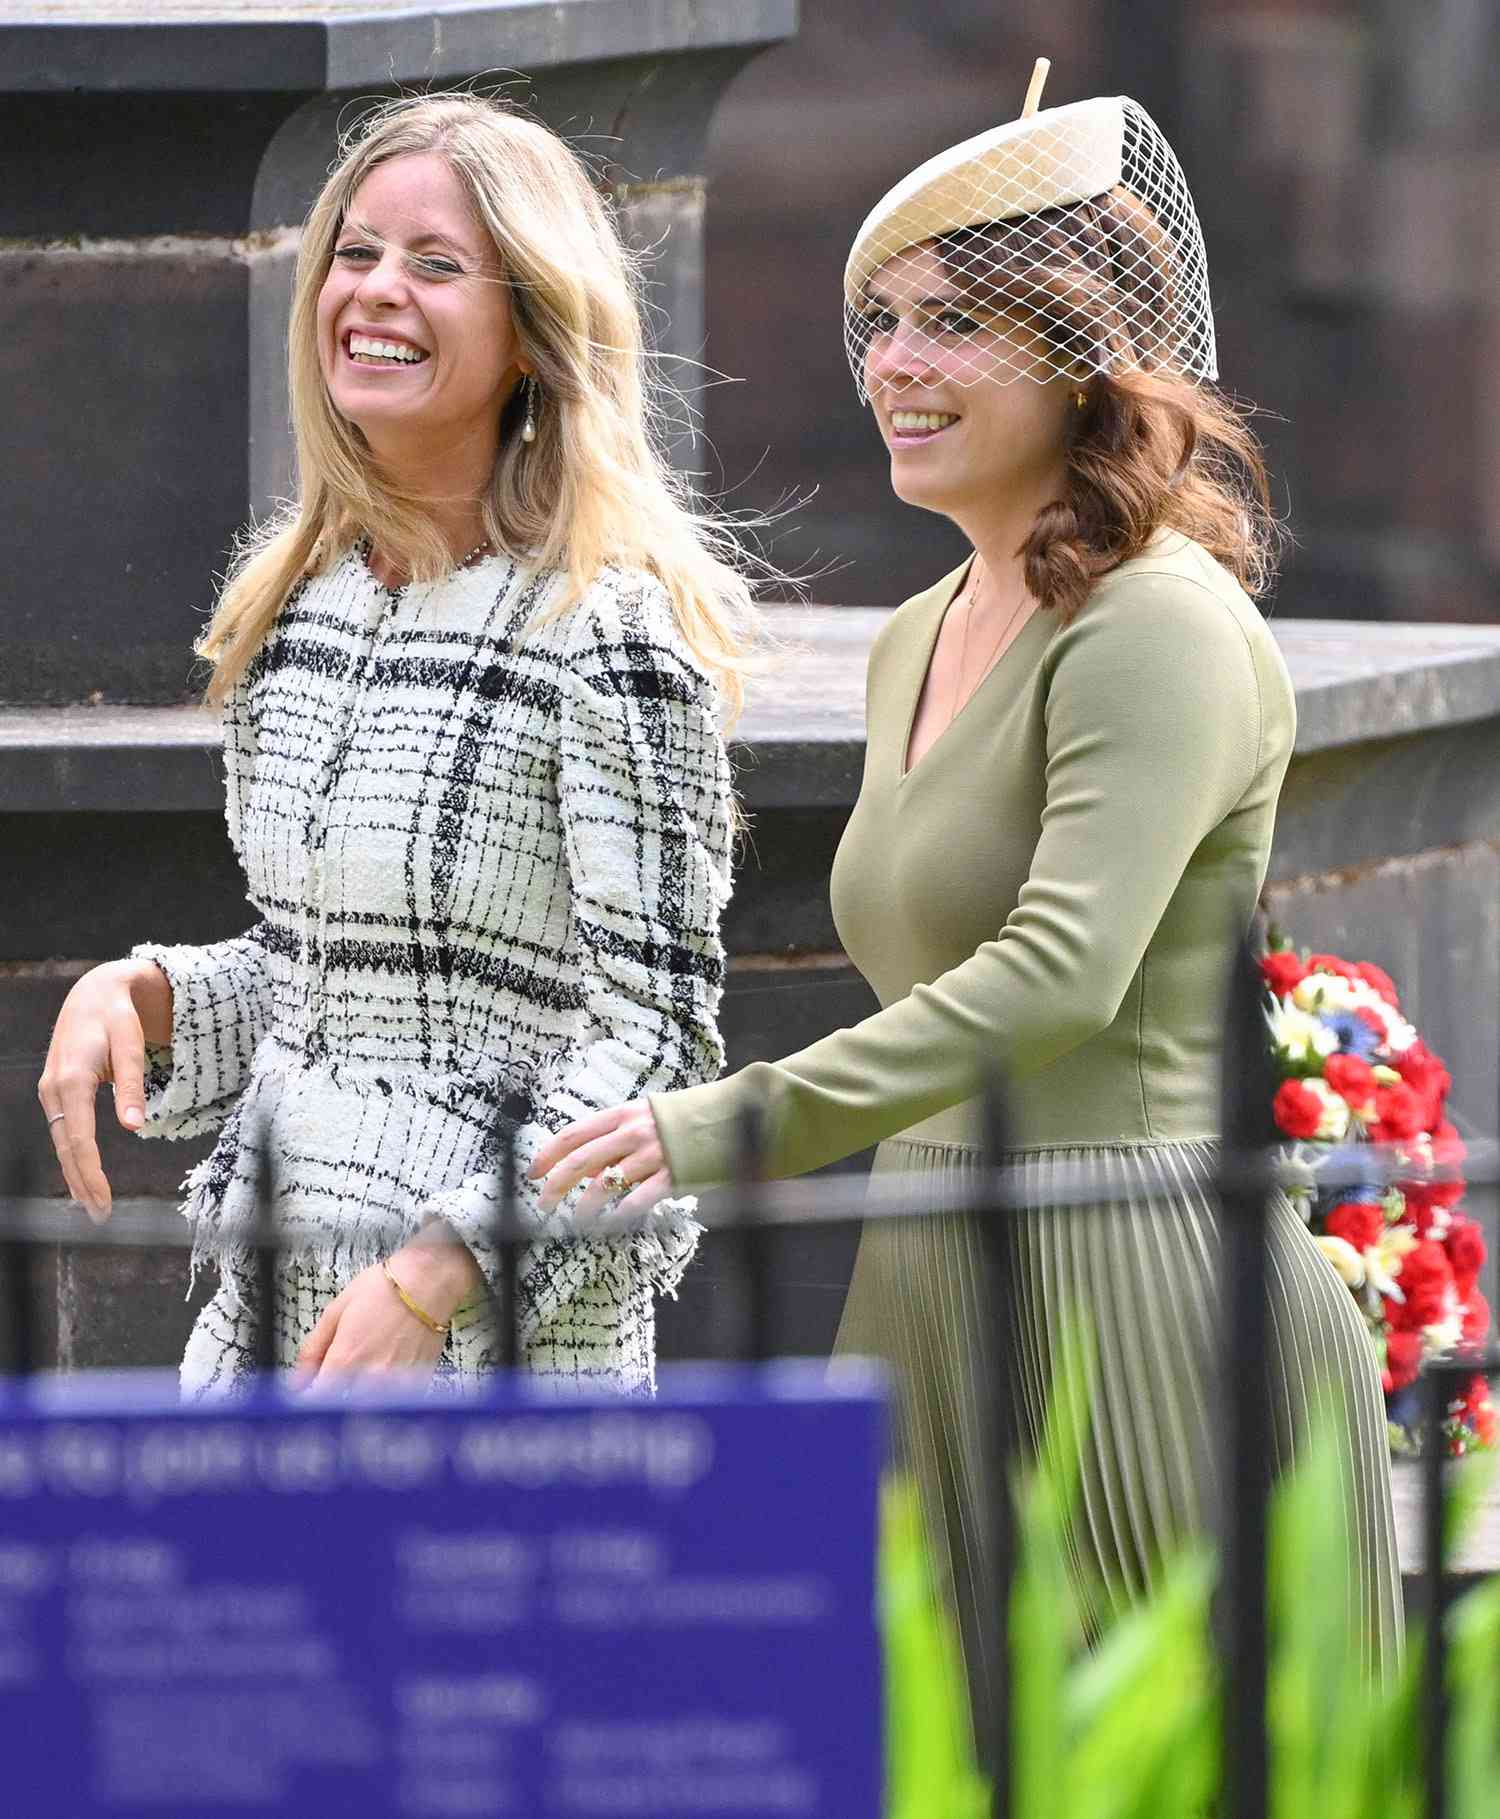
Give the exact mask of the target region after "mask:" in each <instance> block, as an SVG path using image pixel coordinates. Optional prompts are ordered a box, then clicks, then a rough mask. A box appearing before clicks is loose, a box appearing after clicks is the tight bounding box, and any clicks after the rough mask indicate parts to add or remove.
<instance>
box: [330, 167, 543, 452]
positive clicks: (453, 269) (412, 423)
mask: <svg viewBox="0 0 1500 1819" xmlns="http://www.w3.org/2000/svg"><path fill="white" fill-rule="evenodd" d="M318 355H319V360H320V363H321V365H322V370H323V380H324V383H325V384H326V386H327V388H328V395H329V397H330V399H331V400H332V402H333V405H334V408H335V409H336V410H337V411H338V412H339V413H340V414H341V415H342V416H344V417H346V418H348V420H349V421H350V422H351V423H354V424H356V425H358V427H359V429H360V430H361V431H362V432H363V433H364V436H365V440H366V441H367V442H368V443H369V445H370V447H371V449H373V450H374V451H375V453H376V454H379V455H382V456H388V457H392V458H395V459H397V460H401V461H410V460H411V459H413V458H414V457H416V458H419V457H420V456H421V455H422V453H423V452H424V451H437V450H439V449H441V450H443V451H445V452H446V451H451V450H453V449H455V448H457V447H459V446H462V445H468V444H472V443H475V442H476V441H478V442H482V443H488V444H490V445H491V460H493V452H494V449H495V448H497V447H498V445H499V433H500V414H501V411H502V410H503V409H504V406H505V401H506V400H507V398H509V396H510V394H511V393H512V391H513V390H514V389H515V387H516V385H517V384H518V383H519V381H520V379H521V376H522V374H523V373H524V372H525V371H527V370H528V363H527V362H526V361H525V359H524V357H523V355H522V354H521V352H520V347H519V342H518V339H517V335H516V326H515V321H514V319H513V317H512V314H511V307H510V291H509V287H508V286H507V285H506V283H505V279H504V275H503V273H502V272H501V269H500V262H499V259H498V257H497V256H496V253H495V248H494V244H493V242H492V241H491V239H490V236H489V234H488V233H487V232H486V231H485V229H484V227H483V226H482V224H481V223H480V222H479V220H478V219H477V218H476V216H475V214H474V210H473V208H472V206H471V205H470V202H469V198H468V195H467V193H466V191H465V190H464V188H463V185H462V184H461V183H460V182H459V180H458V178H457V177H456V176H455V175H454V174H453V171H452V170H451V168H450V167H449V165H448V162H447V160H446V159H445V158H443V157H442V156H441V155H440V154H439V153H437V152H421V153H413V154H410V155H408V156H405V157H400V158H392V159H391V160H389V161H388V162H387V163H384V164H380V165H377V166H376V167H375V169H374V170H372V171H371V172H370V174H369V175H368V176H367V177H366V178H365V180H364V182H363V183H361V184H360V186H359V188H358V189H357V190H356V191H355V193H354V196H353V198H352V199H351V201H350V204H349V209H348V212H347V214H346V215H345V217H344V220H343V222H342V224H341V226H340V228H339V231H338V235H337V237H336V239H335V241H334V251H333V259H332V263H331V264H330V266H329V269H328V275H327V277H326V278H325V279H324V280H323V286H322V289H321V291H320V292H319V295H318Z"/></svg>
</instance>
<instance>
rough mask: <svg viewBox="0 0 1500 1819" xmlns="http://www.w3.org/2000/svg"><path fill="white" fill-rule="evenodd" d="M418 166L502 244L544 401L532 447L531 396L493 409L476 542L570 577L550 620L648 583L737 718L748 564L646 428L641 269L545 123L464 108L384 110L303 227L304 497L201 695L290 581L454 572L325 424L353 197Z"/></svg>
mask: <svg viewBox="0 0 1500 1819" xmlns="http://www.w3.org/2000/svg"><path fill="white" fill-rule="evenodd" d="M422 152H436V153H439V154H440V155H441V156H442V157H444V158H445V159H446V160H447V162H448V165H449V167H450V168H451V170H452V171H453V173H454V175H455V176H456V177H457V178H458V180H459V181H460V182H461V183H462V184H463V186H464V188H465V190H466V191H467V193H468V195H469V198H470V200H471V202H472V205H473V208H474V211H475V215H476V217H477V218H478V220H479V221H480V222H482V223H483V225H484V227H485V228H486V230H487V231H488V232H489V234H490V237H491V238H492V239H493V241H494V243H495V248H496V251H497V254H498V256H499V260H500V267H501V271H502V273H503V275H504V280H505V282H506V283H507V284H508V286H509V290H510V303H511V310H512V314H513V318H514V322H515V329H516V336H517V341H518V345H519V348H520V351H521V353H522V354H523V355H524V356H525V357H526V358H527V360H528V361H529V362H530V366H531V370H532V373H533V375H534V380H535V384H536V385H537V387H538V388H539V396H540V399H541V401H542V408H541V409H539V410H538V411H537V413H536V439H535V440H534V441H532V442H526V441H524V440H523V439H522V437H521V436H520V434H519V429H520V419H521V415H522V413H523V410H524V403H523V398H522V394H523V391H524V388H523V387H521V386H517V387H516V389H515V391H514V392H513V393H512V395H511V398H510V400H509V402H508V403H507V405H506V406H505V410H504V413H503V416H502V420H501V426H500V429H501V434H500V448H499V454H498V456H497V458H496V462H495V470H494V475H493V479H492V481H491V484H490V488H489V491H488V493H487V495H486V497H485V499H484V500H483V511H484V529H485V533H486V535H487V536H488V537H489V539H490V541H491V543H492V544H493V546H494V547H495V548H497V549H501V550H505V551H508V552H510V553H511V554H514V555H519V556H522V557H524V559H525V561H526V562H527V564H528V566H530V567H534V568H536V569H539V570H540V569H546V568H558V569H561V570H563V571H564V572H565V574H566V577H567V586H566V588H565V590H564V591H563V597H562V599H561V601H560V603H559V606H558V609H557V610H565V609H566V608H567V607H568V606H570V605H572V604H573V603H574V602H576V601H577V600H578V599H579V598H580V597H581V596H582V594H583V592H584V591H585V589H587V587H588V586H589V585H590V583H591V582H592V581H593V580H594V578H595V577H596V575H597V574H598V573H599V571H600V569H601V568H602V567H604V566H605V565H606V564H618V565H620V566H622V567H629V568H638V569H644V570H646V571H648V572H649V573H651V574H653V575H655V576H656V577H657V578H658V579H659V580H660V581H661V583H662V585H663V586H664V587H665V588H666V590H667V593H668V595H669V596H670V598H671V602H672V607H673V611H674V613H675V615H676V620H677V624H678V627H679V629H680V631H681V634H682V637H683V639H684V641H685V643H686V644H687V646H688V648H689V649H690V650H691V651H692V653H693V655H694V657H695V658H696V659H697V660H698V662H699V663H700V664H701V665H702V666H703V668H704V669H705V671H706V672H707V673H708V674H709V676H710V677H711V678H712V680H713V681H714V682H715V684H716V685H717V687H718V690H719V696H720V699H721V701H722V703H723V705H724V708H725V717H726V720H727V721H730V722H732V721H733V719H734V717H735V716H736V715H737V713H738V711H739V708H740V705H741V702H742V699H743V692H744V678H745V675H746V673H747V671H748V670H749V669H750V668H751V667H752V665H753V649H754V644H755V637H754V610H753V607H752V603H751V596H750V586H749V583H748V581H747V579H746V575H745V560H746V559H745V556H744V552H743V551H742V550H741V548H740V546H739V543H738V540H737V539H736V537H735V536H734V534H733V532H732V530H731V528H730V526H729V525H728V523H727V522H726V521H724V520H723V519H721V518H719V517H716V516H715V515H714V514H713V513H712V512H710V511H708V510H707V509H705V508H704V507H703V506H702V505H701V504H700V503H699V502H697V501H696V500H695V499H694V497H693V494H692V490H691V488H690V486H689V485H688V483H687V482H686V481H685V480H684V479H683V478H682V477H681V476H679V475H678V474H676V473H675V472H674V471H673V470H672V468H671V467H670V466H669V465H668V463H667V461H666V459H665V457H664V456H663V454H662V452H661V449H660V446H659V443H658V440H657V437H656V435H655V433H654V431H653V426H652V421H651V408H650V406H649V404H648V401H647V397H646V393H645V387H644V385H643V380H642V367H643V359H644V341H643V334H642V328H641V312H640V306H639V303H638V300H637V299H638V295H639V290H640V276H639V271H638V268H637V263H636V261H635V259H634V257H633V255H632V254H631V253H630V251H629V249H628V248H626V246H625V245H624V244H623V242H622V240H621V238H620V234H619V232H618V229H617V228H616V226H615V223H614V219H613V217H612V215H611V213H610V211H609V209H608V208H607V206H606V205H605V203H604V202H603V201H602V199H601V198H600V196H599V194H598V193H597V191H596V189H595V187H594V185H593V182H592V181H591V179H590V177H589V174H588V170H587V168H586V166H585V165H584V163H583V161H582V160H581V159H580V158H579V157H578V156H577V154H576V153H575V152H573V151H572V150H571V149H570V147H569V146H567V145H566V144H565V143H564V142H563V140H561V139H560V138H559V137H558V136H557V135H556V134H555V133H553V132H551V131H549V130H548V128H546V127H544V126H542V125H540V124H538V123H537V122H535V121H533V120H528V119H525V118H523V117H522V116H520V115H518V114H515V113H512V112H510V111H509V110H507V109H506V108H505V107H503V106H501V105H499V104H498V103H496V102H493V101H489V100H486V99H483V98H481V97H478V96H473V95H442V96H430V97H419V98H414V99H412V98H408V99H403V100H397V101H392V102H390V103H388V104H386V105H384V106H382V107H381V108H379V109H378V110H377V111H376V112H374V113H373V114H372V115H371V116H369V117H367V118H366V119H365V120H364V121H362V122H361V123H360V125H359V126H358V127H357V128H356V129H355V131H354V132H353V133H352V134H351V135H350V136H349V137H348V138H347V139H346V140H345V141H344V143H343V145H342V147H341V155H340V158H339V161H338V163H337V165H336V166H335V168H334V170H333V173H332V175H331V176H330V177H329V179H328V181H327V183H326V184H325V185H324V186H323V190H322V193H321V194H320V195H319V197H318V199H317V201H316V202H315V203H314V204H313V207H312V211H311V213H310V214H309V215H308V218H307V222H306V225H305V226H304V228H303V233H302V243H301V249H300V252H299V254H298V259H297V274H296V283H295V287H294V290H293V296H292V312H291V325H290V330H289V334H288V365H289V373H290V386H291V414H292V427H293V432H294V435H295V438H296V446H297V469H298V483H299V498H298V500H297V503H296V504H295V505H288V506H287V507H286V508H284V509H283V511H282V512H281V513H279V514H278V515H277V516H276V517H275V518H273V519H272V520H271V521H270V522H269V523H267V524H266V525H264V526H262V527H261V528H260V529H259V530H256V531H252V532H251V533H250V534H249V535H248V536H247V537H246V539H245V540H244V542H243V543H242V545H241V547H240V549H239V550H238V551H237V553H236V555H235V558H234V560H233V562H232V564H231V567H230V571H229V576H228V579H227V581H226V584H225V587H224V591H223V594H222V595H221V597H220V600H219V604H218V608H217V610H216V611H215V613H214V615H213V618H212V619H211V620H210V622H209V624H208V627H207V629H206V630H205V632H204V635H203V637H202V639H201V640H200V642H199V645H198V652H199V655H200V656H202V657H205V658H207V659H208V660H209V661H210V662H211V663H212V664H213V666H214V667H213V674H212V676H211V677H210V679H209V684H208V690H207V693H208V699H209V700H210V701H213V702H220V701H222V700H223V699H224V697H225V696H226V695H227V694H228V693H229V691H230V689H232V688H233V686H234V684H235V682H236V681H238V679H239V678H240V677H241V676H242V675H243V674H244V672H245V669H246V667H247V666H248V665H249V663H250V662H251V660H252V659H253V657H254V656H255V653H256V652H257V651H258V650H259V648H260V646H261V645H262V643H263V642H264V641H265V638H266V636H267V634H268V633H269V632H270V630H271V628H272V626H273V625H274V624H275V622H276V618H277V615H278V614H279V613H280V611H281V608H282V605H283V603H284V601H285V600H286V598H287V595H288V594H289V593H290V592H291V590H292V588H293V587H294V586H295V585H296V584H297V582H298V581H300V580H301V579H302V578H303V577H304V576H305V575H309V574H317V573H321V572H323V571H324V570H326V569H327V568H328V567H329V566H331V565H332V564H333V563H334V562H336V561H337V560H338V559H339V558H340V557H342V556H343V554H344V553H345V552H346V551H347V550H348V549H349V548H350V547H351V545H352V544H353V543H354V542H355V541H356V540H357V539H358V538H359V537H361V536H368V537H369V538H370V539H371V540H372V542H373V543H374V544H375V545H376V547H378V549H379V550H380V551H381V553H382V555H383V556H385V557H387V558H388V559H390V560H391V561H392V562H393V563H395V564H396V565H397V566H399V567H400V568H401V569H402V570H403V571H404V572H405V573H406V574H408V575H409V576H410V577H411V578H412V579H414V580H435V579H438V578H439V577H441V576H442V575H445V574H447V573H448V572H449V570H450V569H451V568H452V566H453V557H452V554H451V552H450V550H449V548H448V545H447V543H446V542H445V540H444V538H443V536H442V534H441V533H440V532H439V530H438V528H437V526H436V525H435V524H434V523H433V521H432V518H431V516H430V514H429V512H428V510H427V509H426V501H424V499H423V498H422V497H421V496H420V495H419V494H417V493H415V492H413V491H410V490H406V489H403V488H402V487H400V486H398V485H397V484H396V483H394V482H393V480H392V479H391V477H390V476H389V475H387V474H385V473H383V472H382V471H381V469H380V468H379V466H378V464H377V463H376V462H375V460H374V459H373V457H372V455H371V453H370V450H369V447H368V445H367V444H366V442H365V439H364V437H363V436H362V435H361V433H360V431H359V430H358V429H357V428H356V427H355V425H354V424H352V423H350V422H349V421H348V420H347V419H345V418H344V417H341V416H340V415H339V413H338V412H337V411H336V410H335V409H334V407H333V404H332V401H331V400H330V398H329V396H328V390H327V387H326V385H325V384H324V380H323V370H322V365H321V362H320V359H319V351H318V335H317V306H318V293H319V291H320V290H321V288H322V285H323V281H324V279H325V277H326V276H327V274H328V269H329V266H330V264H331V262H332V258H333V249H334V245H335V242H336V240H337V238H338V234H339V230H340V228H341V226H342V224H343V221H344V217H345V214H346V212H347V210H348V208H349V206H350V204H351V202H352V200H353V197H354V194H355V191H356V190H357V189H358V188H359V186H360V184H361V183H362V182H363V181H364V179H365V178H366V177H367V176H368V175H369V173H370V172H371V171H372V170H373V169H374V168H375V167H376V166H377V165H379V164H384V163H386V162H388V161H389V160H391V159H393V158H401V157H406V156H408V155H411V154H415V153H422Z"/></svg>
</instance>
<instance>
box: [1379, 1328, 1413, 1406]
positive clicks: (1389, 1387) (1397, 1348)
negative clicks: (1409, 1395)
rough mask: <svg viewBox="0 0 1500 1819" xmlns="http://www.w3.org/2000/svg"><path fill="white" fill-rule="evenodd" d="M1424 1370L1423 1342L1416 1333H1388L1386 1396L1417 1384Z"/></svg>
mask: <svg viewBox="0 0 1500 1819" xmlns="http://www.w3.org/2000/svg"><path fill="white" fill-rule="evenodd" d="M1421 1368H1422V1341H1421V1340H1420V1339H1419V1338H1418V1336H1417V1335H1416V1334H1415V1333H1387V1334H1386V1339H1385V1372H1384V1375H1383V1377H1382V1380H1381V1382H1382V1387H1383V1388H1384V1390H1385V1393H1386V1395H1388V1396H1389V1395H1391V1394H1392V1392H1393V1391H1395V1390H1404V1389H1405V1388H1406V1386H1407V1384H1408V1383H1415V1382H1416V1380H1417V1372H1418V1371H1419V1370H1421Z"/></svg>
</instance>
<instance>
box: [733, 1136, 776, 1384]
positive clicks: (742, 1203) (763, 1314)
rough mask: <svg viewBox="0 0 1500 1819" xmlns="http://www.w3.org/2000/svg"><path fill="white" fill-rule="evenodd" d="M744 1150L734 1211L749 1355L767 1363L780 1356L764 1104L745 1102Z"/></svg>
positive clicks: (741, 1138)
mask: <svg viewBox="0 0 1500 1819" xmlns="http://www.w3.org/2000/svg"><path fill="white" fill-rule="evenodd" d="M737 1136H738V1139H739V1150H738V1154H737V1155H736V1157H735V1201H736V1204H735V1212H736V1216H737V1219H738V1223H739V1227H740V1252H741V1257H742V1260H743V1264H744V1271H745V1302H744V1307H745V1317H744V1335H745V1344H744V1351H745V1356H746V1357H747V1358H748V1359H749V1360H750V1362H751V1363H752V1364H764V1363H765V1362H766V1361H767V1359H769V1358H771V1357H773V1356H774V1355H775V1334H774V1331H773V1308H772V1293H771V1259H770V1255H769V1250H770V1243H771V1232H770V1228H769V1226H768V1225H767V1224H766V1220H765V1207H764V1205H763V1198H764V1196H763V1193H762V1189H763V1188H764V1186H765V1179H766V1126H765V1116H764V1114H763V1112H762V1111H761V1108H760V1107H759V1106H758V1105H756V1104H754V1103H753V1102H752V1103H751V1104H748V1105H746V1107H745V1109H744V1111H743V1112H742V1113H741V1115H740V1124H739V1130H738V1132H737Z"/></svg>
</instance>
